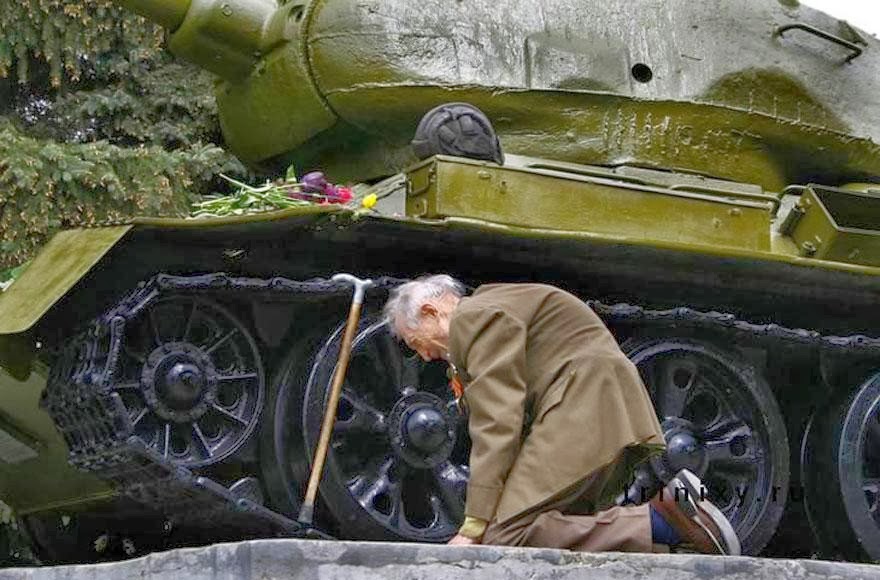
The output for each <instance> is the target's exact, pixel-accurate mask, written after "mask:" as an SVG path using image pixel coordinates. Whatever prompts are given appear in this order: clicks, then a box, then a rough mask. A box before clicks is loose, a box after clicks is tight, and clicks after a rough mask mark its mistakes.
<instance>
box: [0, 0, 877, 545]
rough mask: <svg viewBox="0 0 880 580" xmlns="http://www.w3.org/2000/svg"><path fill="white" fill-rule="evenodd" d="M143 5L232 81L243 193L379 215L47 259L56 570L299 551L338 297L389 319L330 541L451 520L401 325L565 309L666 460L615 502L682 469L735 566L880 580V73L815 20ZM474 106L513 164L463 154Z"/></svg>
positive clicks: (23, 414)
mask: <svg viewBox="0 0 880 580" xmlns="http://www.w3.org/2000/svg"><path fill="white" fill-rule="evenodd" d="M123 3H124V4H125V5H127V6H128V7H130V8H131V9H133V10H135V11H138V12H140V13H141V14H143V15H145V16H146V17H148V18H151V19H153V20H154V21H156V22H157V23H159V24H161V25H162V26H164V27H165V28H166V29H167V31H168V47H169V49H170V50H171V51H172V52H174V53H175V54H177V55H178V56H180V57H181V58H184V59H187V60H189V61H191V62H193V63H195V64H197V65H198V66H201V67H203V68H205V69H208V70H210V71H212V72H213V73H214V74H216V76H217V82H216V89H215V93H216V99H217V104H218V108H219V112H220V119H221V125H222V129H223V132H224V136H225V138H226V141H227V143H228V145H229V146H230V147H231V148H232V150H233V151H234V152H235V153H236V154H237V155H238V156H239V157H240V158H241V159H243V160H244V161H246V162H247V163H249V164H251V165H252V166H253V167H259V168H261V169H263V170H273V169H276V170H278V171H282V170H283V169H284V168H286V167H287V166H288V165H290V164H291V163H292V164H294V166H295V167H297V168H299V169H303V170H312V169H320V170H322V171H324V172H325V173H326V174H327V175H328V176H330V177H331V178H332V179H333V180H334V181H336V182H358V183H364V184H367V186H368V187H370V188H372V190H373V191H377V192H380V197H381V198H382V199H381V200H380V202H379V203H378V205H377V206H376V207H375V208H374V210H373V211H370V212H364V211H362V210H355V209H352V208H350V207H342V206H336V205H325V206H309V207H302V208H292V209H286V210H281V211H274V212H267V213H260V214H253V215H242V216H233V217H224V218H216V219H199V220H192V219H170V218H152V217H139V218H136V219H133V220H130V221H127V222H125V223H117V224H108V225H105V226H102V227H97V228H90V229H75V230H67V231H63V232H60V233H58V234H57V235H56V236H55V237H54V238H52V239H51V240H50V241H49V242H48V243H47V245H46V246H45V247H44V248H43V249H42V250H41V252H40V253H39V255H38V256H37V257H36V258H35V259H34V260H33V262H32V263H31V264H30V266H29V267H28V268H27V269H26V270H25V271H24V273H23V274H22V275H21V277H20V278H19V279H18V280H17V281H16V282H15V283H14V284H12V286H11V287H9V288H8V289H7V290H6V291H5V292H4V293H3V295H2V297H0V335H2V336H0V360H2V363H3V366H4V368H5V369H6V370H7V372H8V373H9V375H10V377H9V378H8V380H6V381H4V382H3V383H2V387H0V388H2V396H0V428H2V430H0V435H2V436H0V459H2V460H3V463H2V464H0V493H2V497H3V498H4V500H5V501H7V503H10V505H12V506H13V507H14V508H15V509H16V511H17V513H18V514H19V516H20V517H21V518H22V519H23V521H24V523H25V525H26V528H27V530H28V531H29V532H30V533H31V536H32V538H33V540H34V542H35V544H36V546H37V547H38V549H39V550H40V551H41V553H42V554H43V556H44V557H45V558H46V559H49V560H52V561H58V562H64V561H75V560H82V559H88V558H93V557H98V556H97V555H95V554H94V550H93V549H92V548H91V546H92V542H93V540H94V538H96V537H101V538H104V540H103V542H104V544H103V545H104V546H105V547H106V546H110V547H109V548H107V549H106V551H105V553H118V554H121V555H132V554H135V553H142V552H145V551H150V550H154V549H159V548H164V547H169V546H177V545H187V544H192V543H200V542H209V541H218V540H224V539H241V538H249V537H267V536H279V535H280V536H283V535H286V534H291V533H294V532H295V528H296V526H295V522H294V520H295V517H296V516H295V514H296V513H297V510H298V508H299V506H300V501H301V499H300V498H301V497H302V494H303V487H304V482H305V480H306V478H307V471H308V466H309V463H310V457H311V455H312V453H313V448H314V444H315V442H316V439H317V432H318V430H319V427H320V422H321V415H322V412H323V407H324V404H325V403H324V402H325V397H326V395H327V392H328V389H329V385H330V382H331V375H332V374H333V370H334V368H335V364H336V358H337V354H338V351H339V343H340V336H341V329H342V326H341V324H342V322H343V318H344V316H345V313H346V312H347V304H348V300H349V298H350V296H349V293H350V290H349V289H348V288H345V287H344V286H340V285H338V284H335V283H333V282H331V281H330V278H331V276H332V275H333V274H334V273H337V272H342V271H345V272H351V273H355V274H357V275H359V276H362V277H371V278H373V279H374V280H376V281H377V286H376V288H375V289H373V290H371V291H370V292H368V300H367V306H366V311H365V316H364V318H363V319H362V321H361V323H360V326H359V329H358V334H357V337H356V339H355V343H354V351H353V355H352V363H351V367H350V369H349V372H348V375H347V378H346V382H345V385H344V389H343V396H342V400H341V402H340V405H339V408H338V418H337V422H336V424H335V429H334V435H333V438H332V445H331V450H330V455H329V457H328V463H327V467H326V471H325V474H324V478H323V480H322V483H321V488H320V502H319V505H318V521H319V522H320V524H321V526H322V527H323V528H324V529H326V530H328V531H330V532H331V533H332V534H334V535H335V536H337V537H341V538H349V539H371V540H406V541H420V542H442V541H445V540H447V539H448V538H450V537H451V536H452V535H453V534H454V532H455V531H456V529H457V527H458V524H459V523H460V521H461V519H462V510H463V494H464V487H465V484H466V481H467V476H468V473H467V457H468V440H467V434H466V429H465V426H466V422H465V419H464V418H463V417H461V416H460V415H458V414H457V413H455V412H453V411H452V410H451V407H450V402H451V394H450V392H449V390H448V387H447V384H446V375H445V368H443V366H442V365H437V364H428V363H423V362H421V361H420V360H418V358H417V357H415V356H413V353H411V352H407V351H406V350H405V349H404V348H403V347H402V346H401V345H399V344H398V343H397V342H395V341H394V340H393V339H392V338H391V336H390V334H389V332H388V330H387V328H386V326H385V324H384V323H383V321H382V319H381V317H380V307H381V304H382V302H383V300H384V298H385V297H386V295H387V291H388V290H389V289H390V288H392V287H393V286H394V285H395V284H397V283H399V281H400V280H403V279H409V278H412V277H414V276H417V275H419V274H420V273H424V272H448V273H450V274H453V275H455V276H457V277H459V278H460V279H462V280H463V281H465V282H466V283H467V284H469V285H471V286H477V285H479V284H481V283H484V282H489V281H496V282H497V281H512V282H515V281H532V282H534V281H538V282H544V283H550V284H555V285H558V286H560V287H563V288H565V289H567V290H569V291H571V292H573V293H575V294H577V295H578V296H581V297H582V298H583V299H584V300H586V301H588V303H589V304H590V305H591V307H592V308H594V309H595V310H596V312H598V313H599V314H600V315H601V316H602V317H603V319H604V320H605V321H606V322H607V323H608V325H609V327H610V328H611V329H612V331H613V332H614V333H615V336H616V337H617V339H618V340H619V341H620V344H621V347H622V349H623V350H624V352H626V353H627V355H628V356H629V357H630V358H631V359H632V360H633V362H634V363H635V365H636V366H637V367H638V369H639V371H640V373H641V374H642V377H643V378H644V381H645V384H646V386H647V388H648V390H649V391H650V394H651V397H652V399H653V401H654V403H655V406H656V409H657V412H658V414H659V418H660V420H661V423H662V426H663V429H664V433H665V435H666V439H667V443H668V450H667V452H666V454H665V455H664V456H663V457H661V458H658V459H656V460H654V461H653V462H652V463H651V464H650V465H649V466H645V467H644V468H643V469H642V470H641V471H640V472H639V474H638V477H637V478H636V480H635V481H634V482H633V485H632V486H631V487H630V488H628V489H626V490H621V496H620V498H619V501H620V502H621V503H624V502H627V501H641V500H643V499H645V496H646V495H647V494H649V493H650V491H651V490H652V489H655V488H656V487H657V485H658V484H659V483H660V482H662V481H664V480H665V479H668V478H669V477H670V475H671V474H673V473H675V471H677V470H678V469H681V468H683V467H688V468H690V469H692V470H693V471H695V472H697V473H698V474H699V475H700V476H701V477H702V478H703V480H704V481H705V482H706V484H707V493H708V494H709V496H710V498H711V499H713V500H714V501H715V502H716V503H717V504H718V505H719V506H720V507H721V508H722V509H723V510H724V511H725V513H726V514H727V516H728V517H729V518H730V519H731V521H732V522H733V524H734V526H735V528H736V530H737V532H738V534H739V535H740V537H741V538H742V542H743V548H744V552H745V553H748V554H767V555H787V556H807V555H811V554H815V553H819V554H821V555H823V556H825V557H829V558H839V559H852V560H876V559H878V558H880V511H878V510H877V509H876V508H877V505H878V504H877V502H878V500H880V468H878V467H877V458H878V456H880V414H878V413H880V339H878V338H876V337H877V336H878V334H880V333H878V331H877V328H878V322H880V311H878V309H877V308H876V304H877V301H878V294H880V184H878V182H880V151H878V145H877V143H878V140H880V120H878V119H880V117H878V116H877V114H876V112H877V110H878V105H880V74H878V73H880V41H878V40H877V39H876V38H874V37H872V36H869V35H867V34H866V33H864V32H862V31H860V30H859V29H858V28H857V27H854V26H851V25H850V24H848V23H846V22H843V21H839V20H836V19H834V18H832V17H830V16H828V15H825V14H823V13H820V12H817V11H815V10H812V9H810V8H807V7H805V6H801V5H799V3H798V2H797V1H796V0H778V1H776V0H744V1H742V2H738V3H735V5H734V4H732V3H729V2H724V1H722V0H705V1H703V2H698V3H695V2H685V1H683V0H606V1H603V2H574V1H571V0H542V1H536V0H535V1H532V0H528V1H526V0H517V1H514V0H496V1H495V2H491V3H490V2H483V1H481V0H472V1H469V2H460V1H458V0H425V1H424V2H419V3H412V2H405V1H403V0H364V1H361V2H345V1H341V0H315V1H311V2H305V1H300V0H289V1H286V2H279V3H276V2H275V1H273V0H126V1H125V2H123ZM460 103H469V104H471V105H473V106H475V107H477V108H478V109H479V110H481V111H482V112H483V113H485V115H486V117H487V118H488V119H489V120H490V121H491V124H492V126H494V131H495V132H496V133H497V136H498V140H499V142H500V144H501V148H502V150H503V156H501V155H496V156H489V158H479V157H480V156H479V155H472V154H468V153H467V151H465V150H464V149H467V148H466V147H465V148H464V149H461V148H459V149H461V150H459V149H456V146H457V144H458V143H460V142H466V141H467V140H468V136H469V135H471V134H472V132H473V130H474V129H473V123H472V121H473V119H475V118H478V117H473V118H471V120H470V121H468V120H464V121H462V120H461V119H460V118H459V117H458V116H457V115H456V114H455V111H458V110H460V107H463V105H461V104H460ZM444 104H448V105H446V106H445V107H442V105H444ZM438 106H440V108H439V109H437V107H438ZM429 111H432V114H433V115H434V117H432V118H433V119H434V121H436V120H437V119H438V117H437V115H440V117H439V119H440V121H438V122H426V123H424V124H422V125H423V127H422V129H421V133H420V139H418V140H417V141H418V142H420V143H423V142H431V143H434V144H435V145H436V146H435V147H433V149H432V148H431V147H428V150H429V153H433V154H431V155H428V156H424V155H420V156H416V155H415V153H414V149H418V147H416V148H414V147H412V141H413V139H414V134H415V132H416V130H417V128H418V127H419V126H420V121H421V120H422V118H423V116H424V115H425V114H426V113H428V112H429ZM444 115H445V116H444ZM487 131H488V129H487ZM487 134H488V135H490V136H491V133H487ZM420 157H424V158H420ZM484 157H485V156H484ZM12 377H14V379H13V378H12ZM420 427H426V428H430V429H432V430H436V429H435V428H439V432H443V433H445V436H444V437H443V438H442V441H441V440H440V438H437V437H432V438H424V437H419V436H418V431H419V428H420ZM428 439H430V441H429V440H428ZM584 444H585V445H588V444H589V441H585V442H584ZM114 550H115V552H114Z"/></svg>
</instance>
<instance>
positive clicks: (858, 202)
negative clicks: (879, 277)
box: [786, 186, 880, 266]
mask: <svg viewBox="0 0 880 580" xmlns="http://www.w3.org/2000/svg"><path fill="white" fill-rule="evenodd" d="M786 233H787V234H788V235H790V236H791V237H792V239H793V240H794V241H795V243H797V245H798V249H799V251H800V253H801V255H804V256H808V257H813V258H816V259H820V260H828V261H833V262H849V263H855V264H865V265H867V266H880V194H878V193H863V192H858V191H846V190H843V189H831V188H822V187H817V186H814V187H810V188H808V189H807V190H806V191H804V193H803V194H802V195H801V199H800V201H799V202H798V205H797V208H796V209H795V210H794V213H793V215H792V218H791V220H790V221H789V223H788V224H787V227H786Z"/></svg>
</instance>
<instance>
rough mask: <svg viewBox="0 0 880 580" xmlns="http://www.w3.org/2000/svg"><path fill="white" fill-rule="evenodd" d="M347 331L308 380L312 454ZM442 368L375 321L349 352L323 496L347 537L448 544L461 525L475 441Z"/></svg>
mask: <svg viewBox="0 0 880 580" xmlns="http://www.w3.org/2000/svg"><path fill="white" fill-rule="evenodd" d="M342 330H343V327H342V326H340V327H339V328H338V329H337V330H336V331H335V332H334V333H333V334H332V335H331V336H330V337H329V338H328V340H327V341H326V343H325V344H324V346H323V348H322V349H321V350H320V352H319V353H318V355H317V358H316V359H315V362H314V366H313V367H312V372H311V375H310V377H309V380H308V385H307V387H306V395H305V405H304V411H303V426H304V433H305V435H306V444H307V447H308V453H309V454H311V453H313V449H314V446H315V442H316V441H317V438H318V433H319V430H320V425H321V418H322V414H323V409H324V401H325V398H326V396H327V394H328V392H329V389H330V383H331V380H332V376H333V370H334V368H335V365H336V359H337V355H338V352H339V345H340V341H341V336H342ZM466 431H467V428H466V421H465V420H464V418H463V417H460V416H459V414H458V411H457V409H456V408H455V403H454V401H453V399H452V394H451V393H450V392H449V387H448V381H447V378H446V367H445V365H444V364H442V363H424V362H423V361H422V360H421V359H419V358H418V357H417V356H407V355H406V353H405V352H404V351H403V349H402V347H401V346H400V345H399V344H398V343H397V341H395V340H394V339H393V338H392V337H391V335H390V334H389V332H388V330H387V327H386V325H385V324H384V323H383V322H381V320H377V319H376V318H372V319H365V320H364V321H362V323H361V325H360V327H359V332H358V334H357V336H356V338H355V340H354V343H353V347H352V358H351V364H350V367H349V370H348V373H347V375H346V381H345V383H344V385H343V392H342V398H341V400H340V402H339V406H338V416H337V420H336V424H335V427H334V431H333V437H332V439H331V448H330V452H329V454H328V457H327V465H326V471H325V474H324V479H323V481H322V483H321V496H322V498H323V500H324V502H325V503H326V505H327V507H328V508H329V510H330V511H331V512H332V513H333V515H334V517H335V518H336V519H337V521H338V522H339V528H340V534H341V535H343V536H344V537H349V538H371V539H398V540H407V541H421V542H425V541H427V542H442V541H445V540H448V539H449V538H450V537H452V536H453V535H454V534H455V532H456V530H457V529H458V527H459V525H460V524H461V521H462V519H463V511H464V494H465V486H466V484H467V459H468V452H469V448H468V445H469V442H468V440H467V436H466Z"/></svg>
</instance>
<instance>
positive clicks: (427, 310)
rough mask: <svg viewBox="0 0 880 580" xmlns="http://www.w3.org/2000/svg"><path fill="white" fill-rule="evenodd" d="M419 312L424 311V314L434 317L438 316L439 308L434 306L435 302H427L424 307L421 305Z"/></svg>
mask: <svg viewBox="0 0 880 580" xmlns="http://www.w3.org/2000/svg"><path fill="white" fill-rule="evenodd" d="M419 312H421V313H422V316H434V317H436V316H437V313H438V310H437V307H436V306H434V305H433V304H431V303H429V302H426V303H425V304H422V307H421V308H419Z"/></svg>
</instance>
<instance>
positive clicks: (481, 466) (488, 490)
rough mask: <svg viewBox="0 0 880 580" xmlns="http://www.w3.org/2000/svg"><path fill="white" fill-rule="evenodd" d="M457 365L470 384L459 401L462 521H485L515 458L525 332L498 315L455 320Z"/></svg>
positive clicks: (474, 314)
mask: <svg viewBox="0 0 880 580" xmlns="http://www.w3.org/2000/svg"><path fill="white" fill-rule="evenodd" d="M456 325H457V326H458V328H457V329H456V334H457V340H456V341H455V343H457V344H459V345H462V346H461V350H462V352H461V353H460V355H459V356H460V358H459V359H458V360H460V361H461V362H462V363H464V366H465V368H466V369H467V372H468V374H469V375H470V377H471V379H470V381H469V383H468V385H467V386H466V387H465V391H464V400H465V403H466V404H467V407H468V410H469V419H468V429H469V431H470V436H471V455H470V462H469V465H470V478H469V480H468V486H467V501H466V504H465V515H467V516H470V517H473V518H479V519H482V520H486V521H490V520H492V518H493V516H494V515H495V509H496V507H497V506H498V501H499V499H500V498H501V491H502V489H503V488H504V482H505V481H506V480H507V475H508V473H510V469H511V468H512V467H513V463H514V460H515V459H516V456H517V454H518V453H519V447H520V443H521V436H522V430H523V419H524V415H525V403H526V380H525V376H526V369H525V362H526V353H525V347H526V328H525V325H524V324H523V323H522V322H521V321H520V320H519V319H517V318H515V317H513V316H510V315H508V314H506V313H504V312H503V311H501V310H498V309H481V310H476V311H473V312H470V313H468V314H467V315H465V316H462V317H460V318H459V319H458V320H456Z"/></svg>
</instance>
